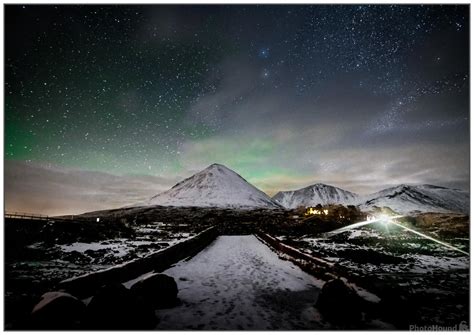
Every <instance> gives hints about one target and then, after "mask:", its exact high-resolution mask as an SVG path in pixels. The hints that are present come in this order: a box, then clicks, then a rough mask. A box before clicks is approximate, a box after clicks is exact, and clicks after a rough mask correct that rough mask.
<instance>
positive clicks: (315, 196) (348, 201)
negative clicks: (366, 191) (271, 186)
mask: <svg viewBox="0 0 474 335" xmlns="http://www.w3.org/2000/svg"><path fill="white" fill-rule="evenodd" d="M273 200H275V201H276V202H278V203H279V204H280V205H282V206H283V207H285V208H296V207H299V206H304V207H310V206H316V205H317V204H321V205H328V204H341V205H355V204H357V203H358V202H359V195H357V194H355V193H352V192H349V191H346V190H343V189H341V188H338V187H334V186H331V185H326V184H314V185H311V186H307V187H304V188H301V189H299V190H296V191H280V192H278V193H277V194H275V196H274V197H273Z"/></svg>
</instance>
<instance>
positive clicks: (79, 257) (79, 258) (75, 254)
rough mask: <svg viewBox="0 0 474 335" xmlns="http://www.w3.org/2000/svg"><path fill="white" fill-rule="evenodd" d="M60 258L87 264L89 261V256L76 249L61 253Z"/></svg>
mask: <svg viewBox="0 0 474 335" xmlns="http://www.w3.org/2000/svg"><path fill="white" fill-rule="evenodd" d="M61 259H62V260H63V261H67V262H70V263H74V264H88V263H90V261H91V258H90V257H88V256H86V255H84V254H82V253H80V252H79V251H76V250H73V251H70V252H65V253H64V254H62V256H61Z"/></svg>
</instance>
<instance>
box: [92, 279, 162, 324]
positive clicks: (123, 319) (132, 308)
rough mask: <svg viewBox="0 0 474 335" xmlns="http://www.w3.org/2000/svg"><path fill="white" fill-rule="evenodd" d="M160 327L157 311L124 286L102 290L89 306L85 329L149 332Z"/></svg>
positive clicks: (106, 286)
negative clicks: (157, 326)
mask: <svg viewBox="0 0 474 335" xmlns="http://www.w3.org/2000/svg"><path fill="white" fill-rule="evenodd" d="M156 324H157V318H156V315H155V311H154V310H153V308H151V306H150V305H149V304H148V303H147V302H146V301H144V299H142V298H141V297H139V296H137V295H135V294H133V292H131V291H130V290H128V289H127V288H125V286H123V285H122V284H110V285H105V286H103V287H102V288H100V289H99V290H98V291H97V293H96V294H95V295H94V296H93V297H92V299H91V301H90V302H89V304H88V305H87V309H86V313H85V318H84V321H83V327H84V329H88V330H147V329H148V330H149V329H153V328H154V327H155V326H156Z"/></svg>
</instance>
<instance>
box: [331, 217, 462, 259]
mask: <svg viewBox="0 0 474 335" xmlns="http://www.w3.org/2000/svg"><path fill="white" fill-rule="evenodd" d="M401 217H403V215H394V216H389V215H386V214H382V215H380V216H378V217H374V218H370V219H369V220H366V221H362V222H357V223H354V224H351V225H349V226H345V227H342V228H339V229H336V230H333V231H330V232H328V233H326V234H325V235H326V236H328V237H329V236H334V235H337V234H340V233H343V232H345V231H348V230H352V229H355V228H360V227H363V226H366V225H368V224H371V223H375V222H381V223H383V224H384V225H385V226H388V225H389V224H394V225H396V226H399V227H401V228H403V229H405V230H408V231H410V232H412V233H413V234H416V235H418V236H421V237H423V238H426V239H428V240H430V241H433V242H435V243H438V244H440V245H442V246H445V247H446V248H449V249H452V250H455V251H458V252H460V253H462V254H464V255H467V256H469V253H468V252H467V251H464V250H461V249H459V248H457V247H455V246H453V245H451V244H449V243H446V242H443V241H440V240H438V239H435V238H434V237H431V236H428V235H425V234H423V233H420V232H419V231H416V230H414V229H411V228H408V227H406V226H404V225H401V224H400V223H398V222H396V221H394V219H399V218H401Z"/></svg>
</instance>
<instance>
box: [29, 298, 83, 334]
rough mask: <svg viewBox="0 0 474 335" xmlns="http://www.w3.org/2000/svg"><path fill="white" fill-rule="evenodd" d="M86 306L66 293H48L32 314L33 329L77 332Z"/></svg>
mask: <svg viewBox="0 0 474 335" xmlns="http://www.w3.org/2000/svg"><path fill="white" fill-rule="evenodd" d="M85 308H86V306H85V305H84V303H83V302H82V301H80V300H79V299H77V298H76V297H73V296H72V295H70V294H68V293H65V292H47V293H45V294H43V295H42V296H41V300H40V301H39V302H38V303H37V304H36V306H35V307H34V308H33V311H32V312H31V328H32V329H38V330H40V329H41V330H77V329H79V327H80V321H81V318H82V316H83V313H84V310H85Z"/></svg>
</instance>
